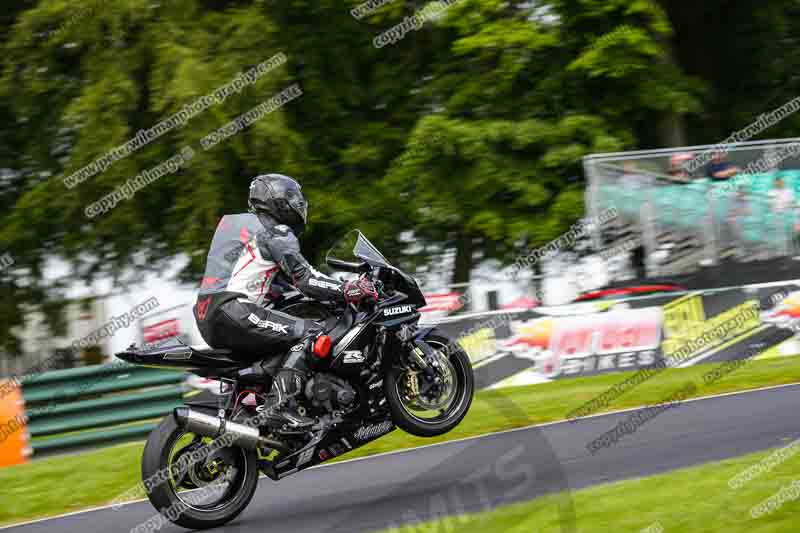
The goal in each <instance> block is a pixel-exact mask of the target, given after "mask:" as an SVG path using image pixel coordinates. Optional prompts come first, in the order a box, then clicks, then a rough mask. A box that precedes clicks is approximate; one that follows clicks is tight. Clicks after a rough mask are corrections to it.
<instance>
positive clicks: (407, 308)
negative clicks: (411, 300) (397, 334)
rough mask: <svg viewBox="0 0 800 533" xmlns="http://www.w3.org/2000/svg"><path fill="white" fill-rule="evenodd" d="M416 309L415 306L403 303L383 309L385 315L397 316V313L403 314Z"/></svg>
mask: <svg viewBox="0 0 800 533" xmlns="http://www.w3.org/2000/svg"><path fill="white" fill-rule="evenodd" d="M413 311H414V307H413V306H410V305H401V306H399V307H390V308H389V309H385V310H384V311H383V316H396V315H403V314H406V313H411V312H413Z"/></svg>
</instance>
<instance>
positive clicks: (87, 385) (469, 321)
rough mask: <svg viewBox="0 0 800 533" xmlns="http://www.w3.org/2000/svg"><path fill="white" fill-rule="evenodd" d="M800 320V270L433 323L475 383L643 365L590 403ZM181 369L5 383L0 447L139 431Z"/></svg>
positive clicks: (750, 354) (736, 355)
mask: <svg viewBox="0 0 800 533" xmlns="http://www.w3.org/2000/svg"><path fill="white" fill-rule="evenodd" d="M798 325H800V280H794V281H786V282H778V283H768V284H759V285H749V286H744V287H735V288H728V289H713V290H706V291H690V292H683V293H670V294H661V295H654V296H644V297H637V298H627V299H624V300H614V301H602V302H585V303H577V304H571V305H566V306H558V307H549V308H547V307H538V308H534V309H530V310H503V311H496V312H489V313H474V314H467V315H462V316H456V317H451V318H445V319H440V320H438V321H437V323H436V326H437V328H439V329H440V330H442V331H443V332H444V333H446V334H447V335H449V336H450V337H451V338H453V339H454V346H455V347H457V348H463V349H465V351H466V352H467V353H468V355H469V357H470V360H471V361H472V364H473V367H474V369H475V375H476V385H477V387H478V388H488V387H492V388H497V387H504V386H511V385H521V384H530V383H542V382H547V381H552V380H556V379H561V378H569V377H576V376H587V375H596V374H602V373H609V372H615V371H637V372H635V373H634V374H633V376H632V377H629V378H627V379H625V380H623V379H622V378H621V380H620V384H619V386H618V387H616V388H614V389H612V390H610V391H609V393H608V394H607V395H603V396H602V397H599V398H598V399H597V401H596V402H594V403H592V404H591V405H588V404H587V406H586V409H585V410H586V413H590V412H592V411H593V410H594V409H595V407H596V406H598V405H600V404H603V403H605V402H610V401H613V399H614V398H615V397H616V396H619V395H620V394H624V393H625V392H626V391H627V390H629V389H630V388H631V387H634V386H636V385H637V384H639V383H641V382H642V381H645V380H647V379H650V378H651V377H653V376H654V375H657V374H658V372H659V371H660V370H663V369H664V368H665V367H671V366H688V365H693V364H698V363H702V362H709V361H714V362H715V363H720V362H723V363H725V362H730V363H731V364H732V365H734V364H738V363H736V362H737V361H739V360H740V359H742V358H767V357H779V356H790V355H796V354H800V340H799V339H798V331H800V328H798ZM185 376H186V375H185V374H184V373H182V372H175V371H167V370H160V369H152V368H145V367H137V366H133V365H129V364H127V363H122V362H117V363H113V364H110V365H99V366H94V367H84V368H79V369H70V370H57V371H51V372H45V373H41V374H33V375H28V376H24V377H23V378H21V379H19V380H11V381H8V382H6V383H4V384H2V386H0V455H2V454H4V453H6V451H4V448H3V443H4V442H6V441H8V442H13V443H14V444H13V448H14V450H16V451H14V452H13V453H17V454H19V453H20V450H21V449H24V448H25V447H27V446H28V442H27V440H26V439H27V437H26V436H25V435H26V434H27V433H29V434H30V437H31V440H30V446H31V447H32V448H33V451H34V453H35V454H40V453H49V452H60V451H64V450H70V449H76V448H81V447H89V446H97V445H102V444H109V443H118V442H123V441H128V440H142V439H143V438H144V437H145V436H146V435H147V434H148V433H149V432H150V431H151V430H152V428H153V427H154V426H155V424H156V423H157V422H158V420H159V419H160V418H162V417H163V416H165V415H166V414H168V413H169V412H171V411H172V409H174V408H175V407H177V406H178V405H180V404H181V403H182V401H183V392H184V391H183V387H182V382H183V380H184V379H185ZM521 378H524V379H521ZM19 383H21V392H22V394H21V395H19V394H18V393H19ZM616 389H619V390H616ZM14 393H17V394H18V397H17V398H16V399H15V400H13V401H15V402H16V403H14V404H13V405H12V404H11V403H10V402H11V401H12V400H11V398H12V395H13V394H14ZM23 398H24V409H25V411H24V415H22V414H21V412H22V411H21V408H20V407H19V405H20V404H22V400H23ZM595 404H597V405H595ZM15 405H16V406H17V407H15ZM4 406H5V408H4ZM580 414H582V412H581V413H576V416H578V415H580ZM584 414H585V413H584ZM8 453H11V452H8ZM0 464H2V458H0Z"/></svg>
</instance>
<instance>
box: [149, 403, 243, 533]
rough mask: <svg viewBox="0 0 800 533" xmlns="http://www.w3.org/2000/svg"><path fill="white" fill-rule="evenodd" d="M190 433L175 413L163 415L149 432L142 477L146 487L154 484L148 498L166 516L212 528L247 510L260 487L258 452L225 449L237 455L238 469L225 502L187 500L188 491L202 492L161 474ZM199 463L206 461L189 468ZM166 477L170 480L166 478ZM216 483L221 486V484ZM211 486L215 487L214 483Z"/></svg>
mask: <svg viewBox="0 0 800 533" xmlns="http://www.w3.org/2000/svg"><path fill="white" fill-rule="evenodd" d="M187 435H191V434H187V433H186V432H185V431H184V430H183V429H181V428H180V427H179V426H178V424H177V422H176V421H175V419H174V418H173V416H172V415H169V416H167V417H166V418H164V420H162V421H161V423H160V424H159V425H158V426H157V427H156V429H154V430H153V432H152V433H151V434H150V437H149V438H148V439H147V444H146V445H145V448H144V454H143V456H142V480H143V481H144V482H145V488H147V487H148V484H149V485H150V486H151V488H150V490H148V491H147V497H148V498H149V499H150V502H151V503H152V504H153V507H155V508H156V509H157V510H158V511H159V512H160V513H161V514H162V515H163V516H165V517H166V518H167V519H168V520H170V521H171V522H173V523H175V524H177V525H179V526H181V527H185V528H187V529H210V528H214V527H219V526H222V525H224V524H227V523H228V522H230V521H231V520H234V519H235V518H236V517H237V516H239V514H241V512H242V511H244V509H245V508H246V507H247V505H248V504H249V503H250V500H252V498H253V495H254V494H255V491H256V488H257V487H258V460H257V457H256V452H255V451H252V450H245V449H243V448H223V450H225V451H226V453H228V454H229V455H230V457H233V458H234V460H233V461H232V462H233V463H235V465H236V466H235V468H236V470H237V472H236V474H235V479H233V480H232V481H231V485H230V486H229V487H228V488H227V489H225V490H226V492H225V494H224V498H223V501H221V502H220V503H217V504H214V505H205V504H203V505H201V504H200V503H199V502H198V501H192V499H191V497H187V498H186V499H184V497H186V495H187V494H189V495H191V494H195V495H198V494H200V493H198V492H197V491H194V492H192V491H184V492H179V489H180V488H181V487H183V488H186V487H191V486H192V484H184V485H180V484H179V486H178V487H176V486H175V482H174V477H173V476H172V475H169V476H164V475H159V474H161V473H163V472H168V471H169V467H170V461H171V460H172V461H174V456H175V454H174V453H173V450H174V448H175V446H176V444H177V443H178V442H179V441H180V440H181V439H182V438H184V437H186V436H187ZM200 463H204V461H202V460H200V461H197V462H196V463H195V464H194V465H192V466H190V467H189V468H193V467H197V468H200V467H201V466H202V465H201V464H200ZM164 477H167V479H163V478H164ZM148 480H149V482H148ZM216 486H217V487H219V486H221V484H218V485H216ZM209 487H211V488H213V486H212V485H211V484H209ZM215 490H221V489H215ZM228 492H230V494H228ZM187 501H188V503H187Z"/></svg>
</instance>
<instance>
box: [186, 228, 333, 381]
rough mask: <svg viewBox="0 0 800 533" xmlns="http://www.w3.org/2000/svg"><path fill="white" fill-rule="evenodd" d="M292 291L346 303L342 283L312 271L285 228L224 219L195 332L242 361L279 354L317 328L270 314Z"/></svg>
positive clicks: (204, 283) (211, 254) (210, 258)
mask: <svg viewBox="0 0 800 533" xmlns="http://www.w3.org/2000/svg"><path fill="white" fill-rule="evenodd" d="M294 289H296V290H299V291H300V292H301V293H303V294H304V295H305V296H308V297H310V298H314V299H315V300H320V301H336V300H339V301H343V300H344V294H343V293H342V283H341V282H340V281H337V280H335V279H333V278H331V277H329V276H326V275H324V274H322V273H320V272H318V271H317V270H315V269H314V268H313V267H311V265H310V264H309V263H308V261H306V259H305V258H304V257H303V255H302V254H301V253H300V244H299V242H298V240H297V237H296V236H295V234H294V232H293V231H292V230H291V228H289V226H286V225H282V224H278V223H277V222H276V221H274V220H273V219H271V218H270V217H268V216H265V215H255V214H251V213H243V214H236V215H226V216H224V217H222V220H220V222H219V225H218V226H217V230H216V232H215V233H214V238H213V240H212V242H211V249H210V251H209V253H208V259H207V262H206V271H205V275H204V276H203V281H202V283H201V285H200V291H199V295H198V298H197V303H196V304H195V306H194V315H195V319H196V320H197V325H198V328H199V329H200V333H201V334H202V335H203V338H204V339H205V341H206V342H207V343H208V344H209V345H210V346H211V347H213V348H218V349H219V348H227V349H230V350H233V352H234V356H235V357H238V358H241V359H243V360H253V361H255V360H260V359H264V358H267V357H270V356H277V355H283V354H285V353H286V352H287V351H288V349H289V348H290V347H291V346H292V345H294V344H296V343H297V341H298V340H300V339H301V338H303V337H304V336H305V335H306V334H307V333H308V332H309V331H310V330H312V329H319V328H318V327H317V324H316V323H314V322H310V321H308V320H303V319H300V318H296V317H293V316H291V315H288V314H286V313H282V312H280V311H277V310H275V309H270V308H269V307H270V306H272V305H274V304H275V303H276V302H279V301H280V299H281V298H282V297H283V294H284V292H286V291H289V290H294ZM276 359H277V358H276ZM275 362H276V363H278V362H280V360H278V361H275ZM268 366H273V365H268ZM273 368H274V367H273Z"/></svg>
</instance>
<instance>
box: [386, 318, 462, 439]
mask: <svg viewBox="0 0 800 533" xmlns="http://www.w3.org/2000/svg"><path fill="white" fill-rule="evenodd" d="M424 340H425V342H427V343H428V344H429V345H430V346H431V347H432V348H434V349H435V350H437V351H439V352H440V353H441V354H442V356H443V357H446V358H447V360H448V361H449V363H450V365H451V367H452V369H454V371H455V372H454V378H455V379H454V386H455V390H454V394H455V396H454V398H453V401H452V405H449V406H448V407H447V408H446V409H444V410H443V412H442V413H441V414H440V415H439V416H436V417H433V418H428V419H426V418H423V417H421V416H418V415H417V414H415V411H414V409H413V408H412V407H411V406H410V405H409V401H408V398H407V397H406V395H405V394H404V387H403V385H404V381H405V380H406V379H408V378H407V374H406V372H407V369H405V368H403V367H400V366H398V365H393V366H392V367H391V368H390V369H389V370H388V372H387V375H386V378H385V379H384V385H383V386H384V393H385V394H386V400H387V403H388V405H389V410H390V412H391V414H392V420H393V421H394V423H395V424H397V426H399V427H400V428H401V429H403V430H404V431H406V432H408V433H411V434H412V435H416V436H418V437H435V436H437V435H443V434H444V433H447V432H449V431H451V430H452V429H453V428H455V427H456V426H457V425H458V424H460V423H461V421H462V420H463V419H464V417H465V416H466V415H467V412H469V408H470V406H471V405H472V397H473V395H474V393H475V378H474V376H473V373H472V364H471V363H470V360H469V356H468V355H467V354H466V352H465V351H464V349H463V348H461V346H459V345H458V344H457V343H456V342H454V341H452V340H450V339H449V338H448V337H447V336H445V335H442V334H440V333H439V332H438V331H437V330H434V331H432V332H431V333H430V334H429V335H428V336H426V337H425V339H424Z"/></svg>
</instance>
